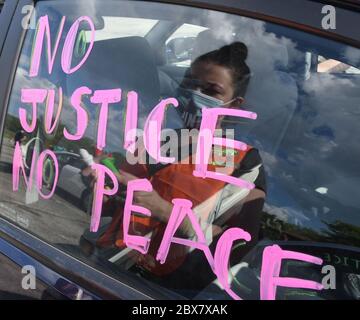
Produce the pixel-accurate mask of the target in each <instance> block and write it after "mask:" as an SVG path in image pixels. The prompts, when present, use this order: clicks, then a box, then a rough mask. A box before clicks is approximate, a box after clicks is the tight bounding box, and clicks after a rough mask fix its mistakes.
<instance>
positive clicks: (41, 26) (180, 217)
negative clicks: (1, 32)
mask: <svg viewBox="0 0 360 320" xmlns="http://www.w3.org/2000/svg"><path fill="white" fill-rule="evenodd" d="M35 9H36V10H35V14H36V21H37V27H36V28H33V29H29V30H27V32H26V36H25V40H24V43H23V44H22V49H21V55H20V58H19V61H18V65H17V69H16V73H15V79H14V83H13V86H12V90H11V96H10V100H9V104H8V106H7V114H6V119H5V129H4V132H3V139H2V145H1V153H0V161H1V167H0V169H1V171H0V179H1V181H2V183H1V186H0V188H1V191H2V192H1V193H0V215H1V216H2V217H4V218H6V219H8V220H9V221H12V222H13V223H15V224H17V225H19V226H20V227H21V228H23V229H25V230H27V231H28V232H30V233H32V234H34V235H35V236H37V237H38V238H40V239H42V240H44V241H46V242H47V243H50V244H51V245H54V246H56V247H58V248H60V249H61V250H63V251H64V252H66V253H69V254H70V255H72V256H73V257H75V258H77V259H81V260H82V261H84V262H86V263H88V264H89V265H91V266H93V267H96V268H99V269H100V270H102V271H103V272H106V273H108V274H109V275H111V276H112V277H114V278H116V279H118V280H120V281H123V280H124V275H126V276H127V277H132V278H133V279H136V281H141V282H143V283H144V284H147V285H149V286H151V287H152V288H153V289H154V290H156V288H157V289H161V288H164V290H163V292H166V294H167V295H169V297H170V298H171V297H174V295H181V296H184V297H187V298H196V299H231V298H233V299H238V298H242V299H359V297H360V255H359V247H360V217H359V208H360V197H359V191H358V186H359V183H360V172H359V170H358V164H359V161H360V150H359V148H358V146H357V142H356V141H357V139H356V137H357V136H358V135H359V134H360V132H359V130H360V129H359V128H360V127H359V125H358V122H359V120H360V119H359V117H360V113H359V102H360V90H359V86H360V79H359V76H358V74H357V73H356V72H350V73H346V76H343V74H342V73H333V72H328V71H326V72H323V71H320V68H322V66H320V64H321V63H322V62H324V61H326V60H328V59H333V60H336V61H338V62H339V63H341V64H344V65H346V66H349V68H353V70H358V69H359V68H360V50H359V49H358V48H355V47H351V46H348V45H344V44H342V43H337V42H334V41H332V40H329V39H325V38H321V37H319V36H315V35H312V34H308V33H305V32H303V31H298V30H295V29H290V28H287V27H283V26H280V25H275V24H272V23H268V22H264V21H261V20H256V19H252V18H247V17H242V16H239V15H235V14H228V13H222V12H219V11H211V10H205V9H200V8H192V7H189V6H182V5H170V4H164V3H161V4H158V3H155V2H154V3H152V2H148V1H146V2H145V1H144V2H142V1H131V2H128V1H121V2H115V1H109V2H102V1H98V0H91V1H77V2H73V1H67V0H63V1H41V2H38V3H37V5H36V8H35ZM155 26H159V27H155ZM174 26H177V27H174ZM149 32H150V33H153V32H155V33H156V34H152V37H150V38H151V39H150V38H148V37H147V36H146V35H149ZM177 39H180V40H179V42H177V41H175V42H177V45H179V48H180V47H181V46H183V48H190V49H191V50H190V51H189V50H188V49H186V50H183V49H181V48H180V49H179V50H180V51H176V50H175V53H176V56H175V57H174V56H173V58H172V59H173V60H172V61H170V60H166V61H167V63H166V64H167V65H168V66H169V65H170V66H171V67H170V68H164V63H163V61H164V59H161V58H163V57H164V54H165V55H166V54H168V52H166V51H164V48H167V46H168V45H169V44H170V43H171V41H173V40H177ZM48 43H50V46H49V47H48ZM175 47H176V46H175ZM185 51H186V52H185ZM184 52H185V53H184ZM181 54H184V56H183V57H180V55H181ZM322 57H329V58H326V59H325V58H322ZM330 57H331V58H330ZM177 59H178V60H177ZM181 59H184V60H182V62H184V64H182V65H181V64H179V63H180V62H179V60H181ZM324 59H325V60H324ZM321 70H325V69H321ZM327 70H328V69H327ZM347 70H348V69H347ZM179 75H181V79H180V80H179V81H175V79H178V78H179ZM160 129H162V131H161V132H160ZM213 136H215V138H214V137H213ZM234 141H236V142H234ZM213 144H214V146H212V145H213ZM219 144H225V146H218V145H219ZM72 155H76V156H72ZM75 158H76V160H75ZM77 159H79V162H80V163H81V165H80V164H79V162H77ZM79 172H80V174H79ZM69 195H70V196H71V198H72V199H73V200H74V199H75V200H76V201H73V200H71V201H70V197H69ZM280 258H283V260H280ZM275 267H276V268H275ZM272 276H274V277H284V278H287V279H290V280H291V279H293V278H296V279H298V280H294V281H295V282H291V281H292V280H291V281H290V282H291V283H290V282H287V280H286V279H285V280H284V281H283V282H282V284H283V285H282V286H280V285H279V286H278V287H277V289H276V290H272V289H271V288H273V287H272V285H271V284H272V283H273V282H271V281H272ZM299 279H300V280H299ZM301 280H303V281H306V280H309V281H310V282H302V281H301ZM134 283H136V282H134ZM309 286H310V287H309ZM165 289H166V291H165Z"/></svg>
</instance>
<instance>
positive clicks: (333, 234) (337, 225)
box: [323, 220, 360, 247]
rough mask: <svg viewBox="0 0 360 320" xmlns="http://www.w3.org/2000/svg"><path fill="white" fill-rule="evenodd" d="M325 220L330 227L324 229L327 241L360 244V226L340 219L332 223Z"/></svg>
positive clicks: (352, 244)
mask: <svg viewBox="0 0 360 320" xmlns="http://www.w3.org/2000/svg"><path fill="white" fill-rule="evenodd" d="M323 222H324V223H325V224H326V225H327V227H328V230H326V231H324V233H325V234H326V239H327V241H329V242H337V243H341V244H345V245H350V246H355V247H359V246H360V227H358V226H355V225H352V224H348V223H345V222H342V221H339V220H336V221H335V222H331V223H329V222H325V221H323Z"/></svg>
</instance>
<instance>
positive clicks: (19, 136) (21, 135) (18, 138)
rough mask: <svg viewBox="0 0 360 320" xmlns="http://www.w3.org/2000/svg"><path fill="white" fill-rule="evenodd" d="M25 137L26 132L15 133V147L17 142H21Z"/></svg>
mask: <svg viewBox="0 0 360 320" xmlns="http://www.w3.org/2000/svg"><path fill="white" fill-rule="evenodd" d="M24 137H25V134H24V131H23V130H19V131H17V132H16V133H15V136H14V146H15V145H16V142H21V140H22V139H23V138H24Z"/></svg>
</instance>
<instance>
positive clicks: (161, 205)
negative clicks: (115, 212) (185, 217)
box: [116, 171, 172, 222]
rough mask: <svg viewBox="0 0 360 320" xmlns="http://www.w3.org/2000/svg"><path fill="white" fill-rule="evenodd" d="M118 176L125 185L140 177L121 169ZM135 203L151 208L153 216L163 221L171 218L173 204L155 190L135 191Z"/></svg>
mask: <svg viewBox="0 0 360 320" xmlns="http://www.w3.org/2000/svg"><path fill="white" fill-rule="evenodd" d="M116 176H117V178H118V180H119V182H120V183H122V184H124V185H127V183H128V182H129V181H131V180H135V179H138V177H136V176H134V175H132V174H130V173H127V172H125V171H119V172H118V173H117V174H116ZM133 203H134V204H135V205H137V206H141V207H144V208H146V209H148V210H150V211H151V216H152V217H153V218H156V219H158V220H160V221H162V222H167V221H168V220H169V217H170V213H171V210H172V204H171V203H170V202H167V201H166V200H165V199H163V198H162V197H161V196H160V195H159V194H158V193H157V191H155V190H152V191H150V192H147V191H135V192H134V200H133Z"/></svg>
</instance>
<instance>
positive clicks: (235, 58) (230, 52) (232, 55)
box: [193, 42, 250, 96]
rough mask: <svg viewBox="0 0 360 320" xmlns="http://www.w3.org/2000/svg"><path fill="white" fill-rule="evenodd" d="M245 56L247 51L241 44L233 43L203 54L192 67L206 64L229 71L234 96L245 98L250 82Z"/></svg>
mask: <svg viewBox="0 0 360 320" xmlns="http://www.w3.org/2000/svg"><path fill="white" fill-rule="evenodd" d="M247 55H248V49H247V46H246V45H245V44H244V43H243V42H233V43H232V44H229V45H226V46H223V47H221V48H220V49H217V50H214V51H210V52H208V53H205V54H203V55H202V56H200V57H198V58H197V59H196V60H195V61H194V62H193V65H194V64H197V63H200V62H208V63H214V64H217V65H220V66H224V67H226V68H228V69H230V70H231V71H232V74H233V82H234V88H235V95H240V96H245V93H246V89H247V87H248V84H249V81H250V68H249V67H248V65H247V64H246V62H245V60H246V58H247Z"/></svg>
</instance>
